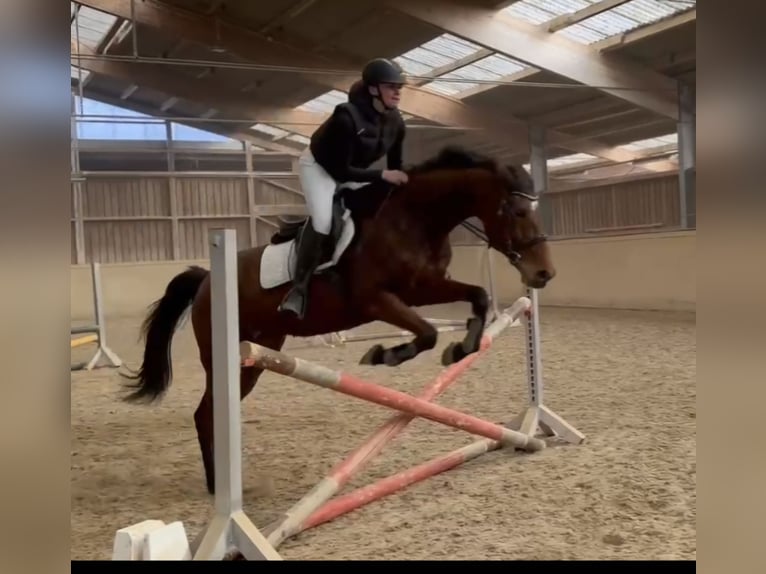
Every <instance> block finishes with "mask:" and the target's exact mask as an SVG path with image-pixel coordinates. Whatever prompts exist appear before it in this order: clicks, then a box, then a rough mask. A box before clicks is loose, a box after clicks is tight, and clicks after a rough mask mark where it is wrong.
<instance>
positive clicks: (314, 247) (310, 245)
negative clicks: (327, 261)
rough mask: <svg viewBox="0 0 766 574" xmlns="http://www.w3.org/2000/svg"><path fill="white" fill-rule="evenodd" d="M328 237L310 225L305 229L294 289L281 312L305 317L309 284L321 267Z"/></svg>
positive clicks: (298, 250) (299, 249) (284, 301)
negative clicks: (323, 250)
mask: <svg viewBox="0 0 766 574" xmlns="http://www.w3.org/2000/svg"><path fill="white" fill-rule="evenodd" d="M328 237H329V235H325V234H323V233H317V232H316V231H315V230H314V227H313V226H312V225H311V224H310V223H309V224H308V225H306V227H305V228H304V229H303V233H302V236H301V240H300V243H299V244H298V249H297V255H298V258H297V261H296V262H295V277H293V287H292V289H290V291H289V292H288V293H287V296H286V297H285V298H284V299H283V301H282V304H281V305H280V306H279V310H280V311H287V312H290V313H294V314H295V315H297V316H298V318H299V319H303V317H304V316H305V314H306V302H307V300H308V287H309V282H310V281H311V276H312V275H313V274H314V271H315V270H316V268H317V267H318V266H319V263H320V260H321V258H322V246H323V245H324V242H325V240H326V239H327V238H328Z"/></svg>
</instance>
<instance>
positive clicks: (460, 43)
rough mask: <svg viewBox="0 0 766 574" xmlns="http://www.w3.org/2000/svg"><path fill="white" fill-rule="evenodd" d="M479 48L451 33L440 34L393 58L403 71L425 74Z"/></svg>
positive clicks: (415, 74) (479, 48) (419, 74)
mask: <svg viewBox="0 0 766 574" xmlns="http://www.w3.org/2000/svg"><path fill="white" fill-rule="evenodd" d="M479 50H481V46H479V45H477V44H474V43H473V42H469V41H468V40H463V39H462V38H458V37H457V36H453V35H452V34H442V35H441V36H438V37H436V38H434V39H433V40H429V41H428V42H426V43H424V44H421V45H420V46H418V47H416V48H413V49H412V50H409V51H408V52H405V53H404V54H402V55H400V56H397V57H396V58H394V60H395V61H396V62H397V63H398V64H399V65H400V66H401V67H402V68H404V71H405V72H407V73H408V74H411V75H414V76H425V75H428V73H429V72H431V71H432V70H434V69H435V68H440V67H442V66H446V65H448V64H452V63H453V62H456V61H458V60H459V59H461V58H465V57H466V56H470V55H471V54H474V53H476V52H478V51H479Z"/></svg>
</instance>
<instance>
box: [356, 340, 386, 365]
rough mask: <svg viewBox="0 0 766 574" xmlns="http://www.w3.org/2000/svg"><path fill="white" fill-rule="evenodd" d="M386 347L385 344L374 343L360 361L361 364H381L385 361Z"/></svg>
mask: <svg viewBox="0 0 766 574" xmlns="http://www.w3.org/2000/svg"><path fill="white" fill-rule="evenodd" d="M384 355H385V349H384V348H383V345H374V346H372V347H370V350H369V351H367V352H366V353H365V354H364V357H362V359H361V360H360V361H359V364H360V365H380V364H381V363H382V362H383V359H384Z"/></svg>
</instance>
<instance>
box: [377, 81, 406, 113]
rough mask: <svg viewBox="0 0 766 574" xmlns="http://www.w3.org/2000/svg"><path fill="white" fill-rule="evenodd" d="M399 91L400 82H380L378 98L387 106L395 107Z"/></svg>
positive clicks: (400, 91)
mask: <svg viewBox="0 0 766 574" xmlns="http://www.w3.org/2000/svg"><path fill="white" fill-rule="evenodd" d="M401 93H402V85H401V84H380V99H381V100H383V104H384V105H385V106H386V107H387V108H395V107H397V106H398V105H399V100H400V97H401Z"/></svg>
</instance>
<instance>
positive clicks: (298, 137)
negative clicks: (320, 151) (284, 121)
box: [285, 134, 311, 145]
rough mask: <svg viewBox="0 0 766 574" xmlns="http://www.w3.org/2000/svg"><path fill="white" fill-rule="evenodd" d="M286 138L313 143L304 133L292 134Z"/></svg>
mask: <svg viewBox="0 0 766 574" xmlns="http://www.w3.org/2000/svg"><path fill="white" fill-rule="evenodd" d="M285 139H288V140H290V141H291V142H296V143H299V144H302V145H308V144H309V143H311V139H309V138H307V137H306V136H304V135H302V134H290V135H289V136H287V137H286V138H285Z"/></svg>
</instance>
